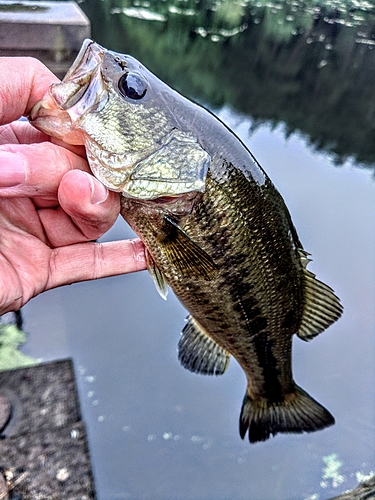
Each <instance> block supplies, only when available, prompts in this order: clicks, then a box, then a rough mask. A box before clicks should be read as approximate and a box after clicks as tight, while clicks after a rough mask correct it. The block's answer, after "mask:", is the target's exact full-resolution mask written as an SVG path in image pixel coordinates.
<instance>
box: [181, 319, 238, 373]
mask: <svg viewBox="0 0 375 500" xmlns="http://www.w3.org/2000/svg"><path fill="white" fill-rule="evenodd" d="M178 359H179V361H180V363H181V364H182V366H183V367H184V368H186V369H188V370H190V371H191V372H194V373H201V374H203V375H222V374H223V373H224V372H225V370H226V369H227V367H228V364H229V360H230V354H229V353H228V352H227V351H226V350H225V349H223V348H222V347H220V346H219V345H218V344H217V343H216V342H215V341H214V340H212V339H211V337H209V336H208V335H207V334H206V333H205V331H204V330H203V329H202V328H201V326H200V325H199V324H198V323H197V322H196V320H195V319H194V318H193V317H192V316H188V318H187V323H186V325H185V326H184V328H183V330H182V336H181V338H180V341H179V343H178Z"/></svg>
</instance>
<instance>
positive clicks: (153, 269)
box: [145, 248, 168, 300]
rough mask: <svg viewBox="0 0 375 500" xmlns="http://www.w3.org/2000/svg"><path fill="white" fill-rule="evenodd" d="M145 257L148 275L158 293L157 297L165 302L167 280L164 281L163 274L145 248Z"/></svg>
mask: <svg viewBox="0 0 375 500" xmlns="http://www.w3.org/2000/svg"><path fill="white" fill-rule="evenodd" d="M145 256H146V265H147V270H148V272H149V273H150V275H151V278H152V279H153V281H154V283H155V287H156V290H157V291H158V292H159V295H160V296H161V297H162V298H163V299H164V300H167V295H168V283H167V280H166V279H165V276H164V274H163V272H162V271H161V270H160V269H159V267H158V266H157V265H156V263H155V261H154V259H153V257H152V255H151V254H150V252H149V251H148V249H147V248H145Z"/></svg>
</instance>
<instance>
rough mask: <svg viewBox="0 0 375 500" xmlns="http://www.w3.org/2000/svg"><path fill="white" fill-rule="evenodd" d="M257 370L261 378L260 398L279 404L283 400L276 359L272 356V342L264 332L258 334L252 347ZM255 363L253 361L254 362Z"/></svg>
mask: <svg viewBox="0 0 375 500" xmlns="http://www.w3.org/2000/svg"><path fill="white" fill-rule="evenodd" d="M252 347H253V350H254V354H255V359H256V361H257V364H258V370H259V372H260V373H261V376H262V378H263V383H262V397H264V398H266V399H267V400H269V401H273V402H280V401H282V400H283V399H284V396H283V392H282V386H281V383H280V376H281V372H280V370H279V369H278V367H277V365H278V362H277V359H276V357H275V356H274V354H273V350H272V349H273V342H272V340H271V339H269V337H268V334H267V332H266V331H264V332H259V333H258V334H257V336H256V342H254V343H253V345H252ZM254 361H255V360H254Z"/></svg>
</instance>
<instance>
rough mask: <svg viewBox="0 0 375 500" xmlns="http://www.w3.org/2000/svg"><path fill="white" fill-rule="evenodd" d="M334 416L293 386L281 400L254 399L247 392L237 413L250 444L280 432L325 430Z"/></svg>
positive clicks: (241, 433) (331, 422)
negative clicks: (239, 414) (247, 434)
mask: <svg viewBox="0 0 375 500" xmlns="http://www.w3.org/2000/svg"><path fill="white" fill-rule="evenodd" d="M334 423H335V419H334V418H333V416H332V415H331V414H330V413H329V411H328V410H326V409H325V408H324V407H323V406H322V405H320V404H319V403H318V402H317V401H315V399H313V398H312V397H311V396H309V395H308V394H307V393H306V392H305V391H304V390H302V389H301V388H300V387H298V386H296V390H295V391H294V392H293V393H291V394H289V395H288V396H287V397H286V398H285V399H284V400H283V401H278V402H271V401H267V400H264V399H259V400H256V399H253V398H252V397H251V396H250V395H249V394H248V391H246V394H245V398H244V400H243V403H242V409H241V416H240V435H241V438H242V439H243V438H244V437H245V435H246V432H247V431H249V441H250V443H256V442H257V441H265V440H266V439H268V438H269V437H270V436H271V434H272V435H275V434H278V433H279V432H285V433H296V434H299V433H302V432H314V431H317V430H319V429H324V428H325V427H328V426H330V425H333V424H334Z"/></svg>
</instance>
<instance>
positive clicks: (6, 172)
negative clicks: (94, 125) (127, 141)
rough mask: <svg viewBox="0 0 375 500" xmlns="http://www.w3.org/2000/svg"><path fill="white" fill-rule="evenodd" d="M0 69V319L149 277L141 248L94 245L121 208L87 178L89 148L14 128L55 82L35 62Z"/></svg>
mask: <svg viewBox="0 0 375 500" xmlns="http://www.w3.org/2000/svg"><path fill="white" fill-rule="evenodd" d="M0 68H1V80H0V314H4V313H5V312H8V311H15V310H17V309H19V308H20V307H22V306H23V305H24V304H25V303H26V302H27V301H28V300H30V299H31V298H32V297H34V296H36V295H38V294H39V293H41V292H43V291H46V290H49V289H51V288H55V287H58V286H61V285H66V284H70V283H74V282H78V281H84V280H91V279H96V278H103V277H106V276H113V275H116V274H123V273H129V272H133V271H139V270H142V269H145V267H146V266H145V257H144V248H143V244H142V243H141V242H140V240H128V241H116V242H109V243H100V244H99V243H95V242H93V241H92V240H95V239H97V238H99V237H100V236H101V235H102V234H103V233H105V232H106V231H107V230H108V229H109V228H110V227H111V226H112V225H113V223H114V222H115V220H116V218H117V216H118V214H119V209H120V202H119V195H118V194H116V193H113V192H109V191H108V190H107V189H106V188H105V187H104V186H103V185H102V184H101V183H100V182H99V181H97V180H96V179H95V178H94V177H93V176H92V175H91V174H90V173H89V172H90V169H89V167H88V164H87V162H86V159H85V158H86V156H85V151H84V148H83V147H80V146H69V145H67V144H64V143H62V142H61V141H57V140H54V139H52V138H51V137H49V136H47V135H45V134H43V133H42V132H39V131H37V130H36V129H34V128H33V127H32V126H31V125H30V124H29V123H28V122H26V121H15V120H18V118H20V117H21V116H23V115H27V114H28V113H29V112H30V110H31V108H32V106H33V105H34V104H35V103H36V102H37V101H39V100H40V99H41V98H42V97H43V96H44V95H45V93H46V92H47V89H48V87H49V85H50V84H51V83H53V82H55V81H57V78H56V77H55V76H54V75H53V74H52V73H51V72H50V71H49V70H48V69H47V68H46V67H45V66H44V65H43V64H42V63H40V62H39V61H37V60H36V59H31V58H0Z"/></svg>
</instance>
